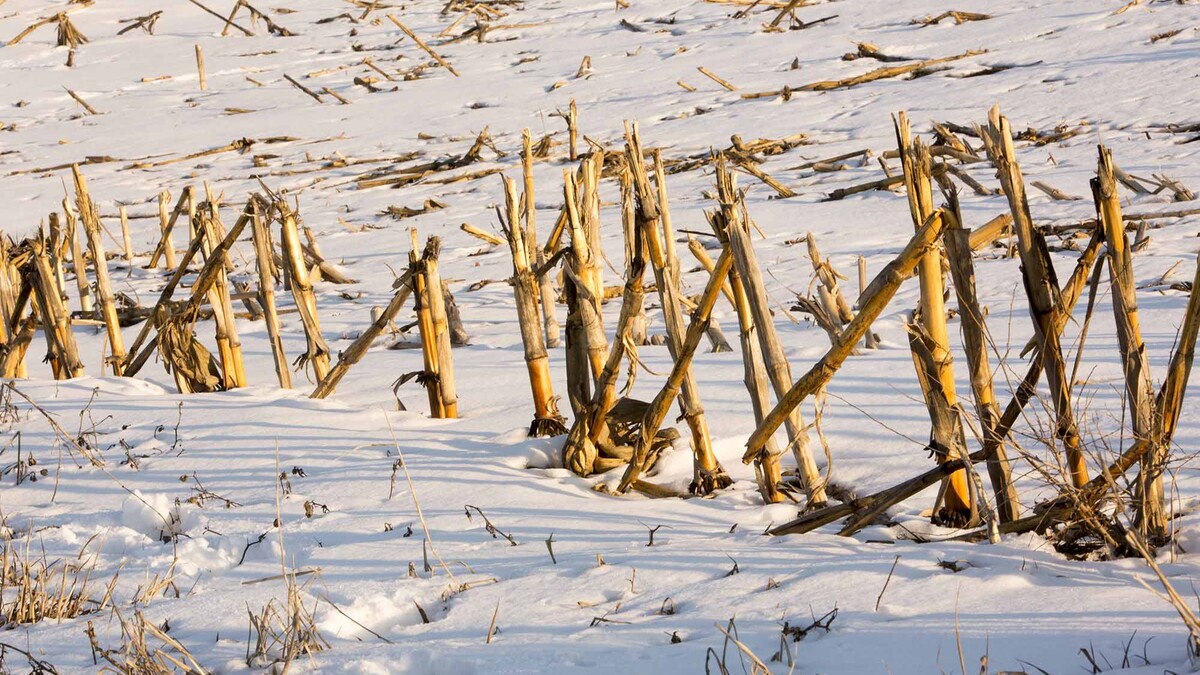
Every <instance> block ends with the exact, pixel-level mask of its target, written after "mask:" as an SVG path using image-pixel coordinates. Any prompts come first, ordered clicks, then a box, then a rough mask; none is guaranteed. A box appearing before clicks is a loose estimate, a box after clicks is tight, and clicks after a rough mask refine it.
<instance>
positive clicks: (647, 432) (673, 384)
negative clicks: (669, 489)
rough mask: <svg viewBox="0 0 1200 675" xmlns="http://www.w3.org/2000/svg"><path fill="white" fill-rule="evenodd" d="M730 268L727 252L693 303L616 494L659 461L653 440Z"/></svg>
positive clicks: (628, 487) (701, 335)
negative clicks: (661, 386)
mask: <svg viewBox="0 0 1200 675" xmlns="http://www.w3.org/2000/svg"><path fill="white" fill-rule="evenodd" d="M731 267H733V259H732V256H731V255H730V254H729V252H728V251H725V252H723V253H722V254H721V257H720V258H718V259H717V268H716V272H715V273H714V274H713V275H712V276H711V277H710V278H709V280H708V285H707V286H706V287H705V289H704V293H703V294H702V295H701V296H700V301H699V302H697V303H696V309H695V310H694V311H693V312H692V320H691V323H690V324H689V325H688V329H687V334H686V335H685V336H684V340H683V344H682V345H681V347H680V349H679V354H678V357H677V358H676V359H675V365H674V366H672V368H671V372H670V373H669V374H668V375H667V381H666V383H665V384H664V385H663V388H662V389H661V390H660V391H659V392H658V395H656V396H655V397H654V400H653V401H651V402H650V405H649V406H647V408H646V412H645V414H644V415H643V416H642V424H641V430H640V433H639V435H638V438H637V444H636V445H635V446H634V449H633V456H632V457H631V458H630V460H629V465H628V466H627V467H626V468H625V473H624V475H623V476H621V482H620V484H619V485H618V487H617V491H618V492H619V493H625V492H627V491H628V490H629V489H630V488H631V487H632V486H633V485H634V483H635V482H637V481H638V479H639V478H640V477H641V475H642V474H643V473H644V472H646V471H647V470H649V469H650V467H651V466H653V464H654V462H655V461H656V460H657V459H658V454H659V452H661V449H662V446H661V444H657V443H655V438H656V436H657V434H658V431H659V428H660V427H661V426H662V423H663V421H664V420H665V419H666V417H667V413H668V411H669V410H670V408H671V402H672V400H673V399H674V398H675V397H676V396H678V395H679V391H680V388H681V387H682V385H683V380H684V378H685V376H686V374H687V372H688V370H689V369H690V368H691V362H692V358H693V357H694V356H695V355H696V348H697V347H698V346H699V345H700V340H701V339H702V338H703V336H704V332H705V328H706V327H707V324H708V319H709V316H710V315H711V314H712V309H713V307H714V306H715V305H716V303H717V297H718V296H719V295H720V293H721V284H722V283H723V282H724V281H725V278H726V276H728V274H729V270H730V268H731Z"/></svg>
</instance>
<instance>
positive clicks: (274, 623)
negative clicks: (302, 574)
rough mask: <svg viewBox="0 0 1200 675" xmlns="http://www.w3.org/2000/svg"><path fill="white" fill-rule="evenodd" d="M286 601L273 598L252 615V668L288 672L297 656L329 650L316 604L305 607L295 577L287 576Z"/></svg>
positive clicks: (249, 642)
mask: <svg viewBox="0 0 1200 675" xmlns="http://www.w3.org/2000/svg"><path fill="white" fill-rule="evenodd" d="M284 583H285V584H286V586H287V599H286V600H285V601H283V602H280V601H279V600H276V599H274V598H272V599H271V600H270V601H269V602H268V603H267V604H266V605H263V608H262V609H261V610H259V611H258V613H255V612H253V611H250V610H249V609H248V608H247V612H248V613H249V615H250V639H249V640H247V642H246V665H247V666H248V667H250V668H269V669H270V670H271V672H278V673H285V672H287V671H288V669H289V668H290V667H291V664H292V662H293V661H295V660H296V658H297V657H299V656H303V655H310V656H311V655H313V654H318V653H320V652H323V651H325V650H326V649H328V648H329V643H328V642H326V641H325V638H323V637H321V634H320V632H318V631H317V626H316V620H315V614H316V609H317V603H316V602H314V603H313V605H312V607H311V608H310V607H308V606H306V605H305V604H304V598H303V595H302V591H303V590H304V587H301V586H299V585H297V583H296V575H295V574H294V573H290V572H289V573H286V574H285V575H284Z"/></svg>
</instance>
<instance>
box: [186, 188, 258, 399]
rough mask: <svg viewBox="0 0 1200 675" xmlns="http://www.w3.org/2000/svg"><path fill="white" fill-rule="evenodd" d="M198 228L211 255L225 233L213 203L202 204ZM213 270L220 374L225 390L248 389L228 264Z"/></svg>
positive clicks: (210, 294) (211, 299)
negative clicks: (230, 291) (231, 293)
mask: <svg viewBox="0 0 1200 675" xmlns="http://www.w3.org/2000/svg"><path fill="white" fill-rule="evenodd" d="M196 227H197V230H198V234H197V235H196V236H198V237H200V238H201V239H202V241H203V242H205V243H203V244H202V245H201V249H200V250H201V252H202V253H204V254H205V255H206V256H211V253H210V251H212V249H213V248H214V247H216V246H219V245H220V241H221V238H222V235H223V232H222V230H224V227H223V226H222V225H221V224H220V216H219V215H218V212H217V209H216V206H215V205H214V204H213V202H212V201H211V200H210V201H206V202H204V203H203V204H201V209H200V212H199V213H198V214H197V219H196ZM214 271H215V275H216V278H215V279H214V280H213V284H212V286H211V288H209V290H208V303H209V305H211V306H212V309H213V320H214V324H215V326H216V340H217V351H218V354H219V355H220V357H221V372H222V373H224V376H225V381H224V387H225V388H226V389H236V388H238V387H244V386H246V369H245V365H244V364H243V361H242V344H241V340H240V339H239V337H238V332H237V325H236V323H235V321H234V314H233V303H232V299H231V298H230V293H229V278H228V273H227V271H226V263H225V262H223V263H221V264H218V265H216V266H215V268H214Z"/></svg>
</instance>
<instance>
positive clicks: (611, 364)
mask: <svg viewBox="0 0 1200 675" xmlns="http://www.w3.org/2000/svg"><path fill="white" fill-rule="evenodd" d="M631 224H632V229H631V231H630V232H629V236H630V238H631V240H632V241H631V242H630V254H631V255H630V258H629V261H628V265H627V267H626V270H625V285H624V287H623V290H622V294H621V314H620V316H619V317H618V318H617V326H616V334H615V339H614V340H613V343H612V347H611V348H610V349H609V352H608V356H607V357H606V358H605V361H604V366H603V368H602V369H601V371H600V376H599V377H598V378H596V388H595V391H594V393H593V394H592V398H591V401H590V402H589V403H588V404H587V406H586V407H585V408H584V409H583V411H582V414H579V415H577V416H576V417H575V422H574V424H573V425H572V428H571V430H570V432H569V433H568V436H567V442H566V444H565V445H564V446H563V463H564V465H566V466H567V467H569V468H571V469H572V470H573V471H575V472H576V473H579V474H580V475H584V476H587V475H590V474H592V473H596V472H600V471H605V470H608V469H610V468H613V467H614V466H619V465H620V464H622V463H624V462H626V461H628V460H629V459H630V457H632V456H633V452H634V451H632V450H630V449H628V448H619V447H616V444H615V443H614V437H615V435H614V434H613V433H612V432H611V430H610V428H609V420H608V414H609V412H610V411H611V410H612V409H613V407H614V406H615V405H616V403H617V375H618V372H619V370H620V367H621V363H622V361H624V360H625V358H626V357H627V356H628V357H629V359H630V360H631V361H632V360H634V359H636V358H637V357H636V355H635V354H634V351H635V350H636V346H635V345H634V343H633V340H632V338H631V336H630V328H631V326H632V324H633V322H634V320H635V317H636V316H637V315H638V313H639V312H641V311H642V308H643V302H644V299H645V290H644V288H643V286H642V278H643V277H644V276H645V270H646V256H645V249H646V243H645V231H644V229H643V228H642V222H641V221H640V220H634V221H633V222H632V223H631ZM643 424H644V422H643ZM644 430H645V428H644V427H643V431H644ZM657 432H658V429H657V427H655V428H654V429H653V430H652V431H651V432H650V434H649V438H650V439H651V441H653V439H655V438H656V436H657Z"/></svg>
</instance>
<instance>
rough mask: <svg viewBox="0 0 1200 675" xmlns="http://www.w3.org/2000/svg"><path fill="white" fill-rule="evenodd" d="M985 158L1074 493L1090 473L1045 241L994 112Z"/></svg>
mask: <svg viewBox="0 0 1200 675" xmlns="http://www.w3.org/2000/svg"><path fill="white" fill-rule="evenodd" d="M984 141H985V144H986V146H987V153H988V157H989V158H991V160H992V163H993V164H994V165H995V166H996V172H997V176H998V178H999V179H1000V184H1001V185H1002V186H1003V187H1004V194H1005V195H1006V196H1007V197H1008V202H1009V208H1010V211H1011V212H1012V216H1013V229H1014V230H1015V232H1016V234H1017V252H1018V253H1019V255H1020V257H1021V272H1022V275H1023V276H1024V279H1025V291H1026V295H1027V296H1028V297H1029V311H1030V314H1031V315H1032V318H1033V321H1034V325H1035V327H1036V329H1037V338H1038V347H1039V350H1038V351H1039V352H1040V355H1041V359H1042V362H1043V367H1044V368H1045V371H1046V381H1047V384H1048V385H1049V387H1050V393H1051V398H1052V401H1053V403H1054V410H1055V414H1056V416H1057V420H1056V424H1055V427H1056V429H1057V436H1058V438H1059V440H1060V441H1061V442H1062V444H1063V446H1064V447H1065V448H1066V452H1067V461H1068V463H1069V472H1070V475H1071V481H1072V483H1073V484H1074V485H1075V486H1076V487H1080V486H1082V485H1084V484H1085V483H1087V480H1088V471H1087V465H1086V463H1085V460H1084V453H1083V447H1082V443H1081V441H1080V439H1079V432H1078V429H1077V427H1076V424H1075V414H1074V411H1073V409H1072V406H1071V383H1070V380H1069V375H1068V373H1067V372H1066V367H1065V365H1064V363H1063V355H1062V347H1061V345H1060V343H1059V339H1058V331H1056V330H1055V323H1056V321H1057V318H1056V317H1057V316H1058V315H1060V314H1062V312H1063V303H1062V297H1061V294H1060V293H1059V292H1058V280H1057V279H1056V278H1055V275H1054V266H1053V264H1052V263H1051V262H1050V253H1049V251H1048V250H1047V249H1046V240H1045V238H1044V237H1043V236H1042V235H1041V234H1040V233H1038V232H1037V231H1036V230H1035V229H1034V227H1033V219H1032V217H1031V216H1030V213H1029V203H1028V201H1027V200H1026V198H1025V185H1024V182H1023V180H1022V178H1021V169H1020V167H1019V166H1018V165H1017V162H1016V157H1015V153H1014V151H1013V145H1012V132H1011V131H1010V129H1009V126H1008V120H1007V119H1005V118H1004V117H1003V116H1002V115H1001V114H1000V108H999V107H998V106H997V107H993V108H992V109H991V110H990V111H989V113H988V128H987V130H986V132H985V134H984Z"/></svg>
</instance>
